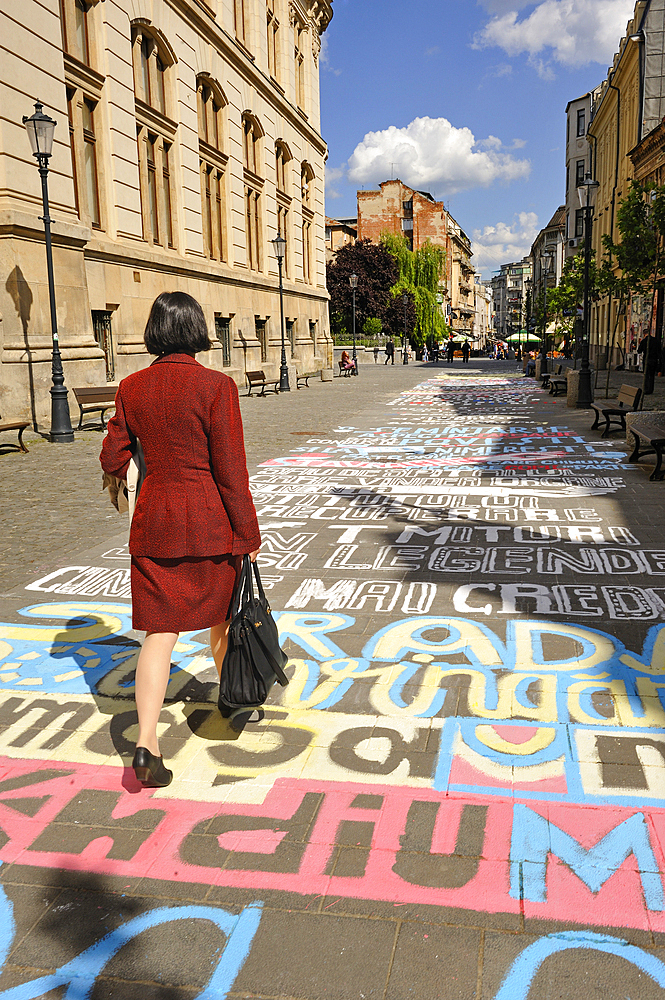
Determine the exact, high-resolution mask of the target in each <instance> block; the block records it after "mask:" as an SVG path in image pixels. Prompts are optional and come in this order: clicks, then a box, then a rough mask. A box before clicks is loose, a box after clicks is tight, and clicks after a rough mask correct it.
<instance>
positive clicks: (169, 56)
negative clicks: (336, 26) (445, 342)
mask: <svg viewBox="0 0 665 1000" xmlns="http://www.w3.org/2000/svg"><path fill="white" fill-rule="evenodd" d="M0 11H1V12H2V13H3V15H4V17H3V23H4V25H5V28H4V31H5V34H4V39H3V42H4V50H5V51H4V59H3V62H2V68H1V69H0V94H1V96H2V102H3V115H2V120H1V122H0V178H1V181H0V185H1V186H0V247H1V253H2V259H3V261H4V263H5V269H4V273H5V277H4V278H3V281H2V284H1V285H0V297H1V298H0V315H1V316H2V321H1V322H0V346H1V348H2V350H1V352H0V410H1V411H2V413H3V415H5V416H6V417H10V416H11V417H15V418H18V417H21V416H24V415H25V416H30V414H31V413H32V415H33V416H34V418H35V419H36V420H37V421H38V420H43V419H44V418H45V416H46V413H47V410H48V387H49V384H50V322H49V302H48V294H47V284H46V266H45V259H44V242H43V240H44V235H43V227H42V223H41V222H40V219H39V217H40V215H41V214H42V208H41V201H40V187H39V175H38V172H37V169H36V163H35V161H34V160H33V158H32V156H31V154H30V147H29V144H28V138H27V135H26V132H25V129H24V127H23V125H22V123H21V119H22V116H24V115H28V116H29V115H30V114H32V111H33V103H34V101H35V100H37V99H39V100H40V101H41V102H42V103H43V105H44V110H45V111H46V112H47V113H48V114H50V115H51V116H52V117H53V118H55V119H56V121H57V123H58V124H57V128H56V133H55V144H54V148H53V155H52V158H51V161H50V174H49V181H50V196H51V215H52V216H53V219H54V224H53V239H54V268H55V280H56V289H57V305H58V324H59V332H60V343H61V348H62V353H63V359H64V367H65V375H66V380H67V384H68V385H70V386H74V385H86V384H87V385H90V384H99V383H103V382H104V381H105V380H106V381H111V382H114V381H117V380H118V379H120V378H122V377H123V376H125V375H127V374H128V373H129V372H131V371H135V370H136V369H138V368H141V367H143V366H145V365H146V364H148V363H149V361H150V358H149V357H148V355H147V354H146V353H145V349H144V346H143V341H142V334H143V328H144V326H145V322H146V319H147V316H148V311H149V309H150V305H151V303H152V301H153V300H154V298H155V296H156V295H157V294H159V293H160V292H162V291H174V290H182V291H186V292H189V293H191V294H192V295H194V296H195V297H196V298H197V299H199V301H200V302H201V304H202V306H203V309H204V312H205V314H206V317H207V319H208V324H209V328H210V331H211V333H212V334H213V336H214V343H215V347H214V350H213V351H211V352H209V353H208V354H207V355H202V356H201V360H202V361H203V363H204V364H208V365H211V366H213V367H215V368H219V369H221V370H224V371H225V372H227V373H228V374H229V375H230V376H231V377H233V378H234V379H235V380H236V382H238V383H239V384H242V383H243V382H244V373H245V371H246V370H248V369H249V370H252V369H257V368H263V369H264V370H265V371H266V372H267V373H268V374H269V375H272V376H273V377H276V373H277V372H278V368H279V343H280V312H279V294H278V268H277V261H276V259H275V256H274V253H273V249H272V243H271V240H272V239H273V238H274V237H275V236H276V235H277V234H278V233H281V234H282V235H283V236H284V238H285V239H286V256H285V261H284V305H285V313H286V324H287V333H288V339H289V352H290V356H291V358H292V359H293V361H294V363H299V364H302V365H303V367H305V368H306V369H308V370H310V369H312V368H316V367H322V366H328V365H330V364H331V357H332V343H331V340H330V334H329V329H328V319H327V298H328V296H327V292H326V288H325V213H324V163H325V157H326V145H325V142H324V140H323V139H322V137H321V134H320V116H319V70H318V58H319V52H320V46H321V35H322V33H323V32H324V31H325V30H326V28H327V26H328V23H329V22H330V20H331V17H332V0H40V2H37V0H22V2H21V5H20V13H19V10H18V5H17V4H16V2H15V0H0Z"/></svg>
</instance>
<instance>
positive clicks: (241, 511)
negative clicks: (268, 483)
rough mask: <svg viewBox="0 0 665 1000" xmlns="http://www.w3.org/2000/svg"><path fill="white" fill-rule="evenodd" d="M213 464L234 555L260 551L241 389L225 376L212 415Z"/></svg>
mask: <svg viewBox="0 0 665 1000" xmlns="http://www.w3.org/2000/svg"><path fill="white" fill-rule="evenodd" d="M210 465H211V468H212V473H213V476H214V478H215V482H216V483H217V488H218V489H219V493H220V496H221V498H222V503H223V504H224V509H225V510H226V513H227V515H228V518H229V521H230V522H231V528H232V530H233V547H232V550H231V552H232V555H244V554H245V553H246V552H251V553H254V552H257V551H258V549H259V547H260V545H261V533H260V531H259V523H258V521H257V519H256V510H255V509H254V501H253V500H252V495H251V493H250V491H249V476H248V474H247V459H246V457H245V442H244V439H243V432H242V418H241V416H240V403H239V401H238V389H237V387H236V384H235V382H234V381H233V380H232V379H230V378H224V380H223V382H222V385H221V386H220V390H219V392H218V393H217V396H216V397H215V400H214V402H213V405H212V410H211V415H210Z"/></svg>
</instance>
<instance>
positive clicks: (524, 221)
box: [472, 212, 538, 277]
mask: <svg viewBox="0 0 665 1000" xmlns="http://www.w3.org/2000/svg"><path fill="white" fill-rule="evenodd" d="M537 234H538V216H537V215H536V213H535V212H520V213H519V214H518V215H516V216H515V217H514V219H513V221H512V223H510V224H509V223H507V222H497V223H496V225H494V226H485V228H484V229H476V230H474V232H473V237H472V249H473V263H474V265H475V266H476V268H477V269H478V270H479V271H482V272H483V274H484V275H485V277H488V276H489V272H492V271H496V270H498V268H499V267H500V266H501V264H508V263H510V262H511V261H514V260H521V259H522V257H525V256H526V255H527V254H528V252H529V250H530V249H531V244H532V243H533V241H534V239H535V238H536V236H537Z"/></svg>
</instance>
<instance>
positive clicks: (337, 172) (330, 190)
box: [326, 166, 346, 198]
mask: <svg viewBox="0 0 665 1000" xmlns="http://www.w3.org/2000/svg"><path fill="white" fill-rule="evenodd" d="M345 176H346V167H345V166H341V167H326V198H341V197H342V196H341V194H340V193H339V191H338V190H337V187H336V185H337V182H338V181H341V180H342V179H343V178H344V177H345Z"/></svg>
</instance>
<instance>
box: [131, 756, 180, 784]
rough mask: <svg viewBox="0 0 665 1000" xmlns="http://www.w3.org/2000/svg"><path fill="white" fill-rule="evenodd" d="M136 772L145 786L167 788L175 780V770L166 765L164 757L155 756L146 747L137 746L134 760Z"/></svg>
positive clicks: (133, 765) (133, 764)
mask: <svg viewBox="0 0 665 1000" xmlns="http://www.w3.org/2000/svg"><path fill="white" fill-rule="evenodd" d="M132 767H133V768H134V774H135V775H136V777H137V778H138V780H139V781H140V782H141V784H142V785H143V787H144V788H165V787H166V785H170V784H171V781H172V780H173V771H169V769H168V768H166V767H164V760H163V758H162V757H155V755H154V754H152V753H150V751H149V750H146V748H145V747H137V748H136V750H135V751H134V760H133V761H132Z"/></svg>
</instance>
